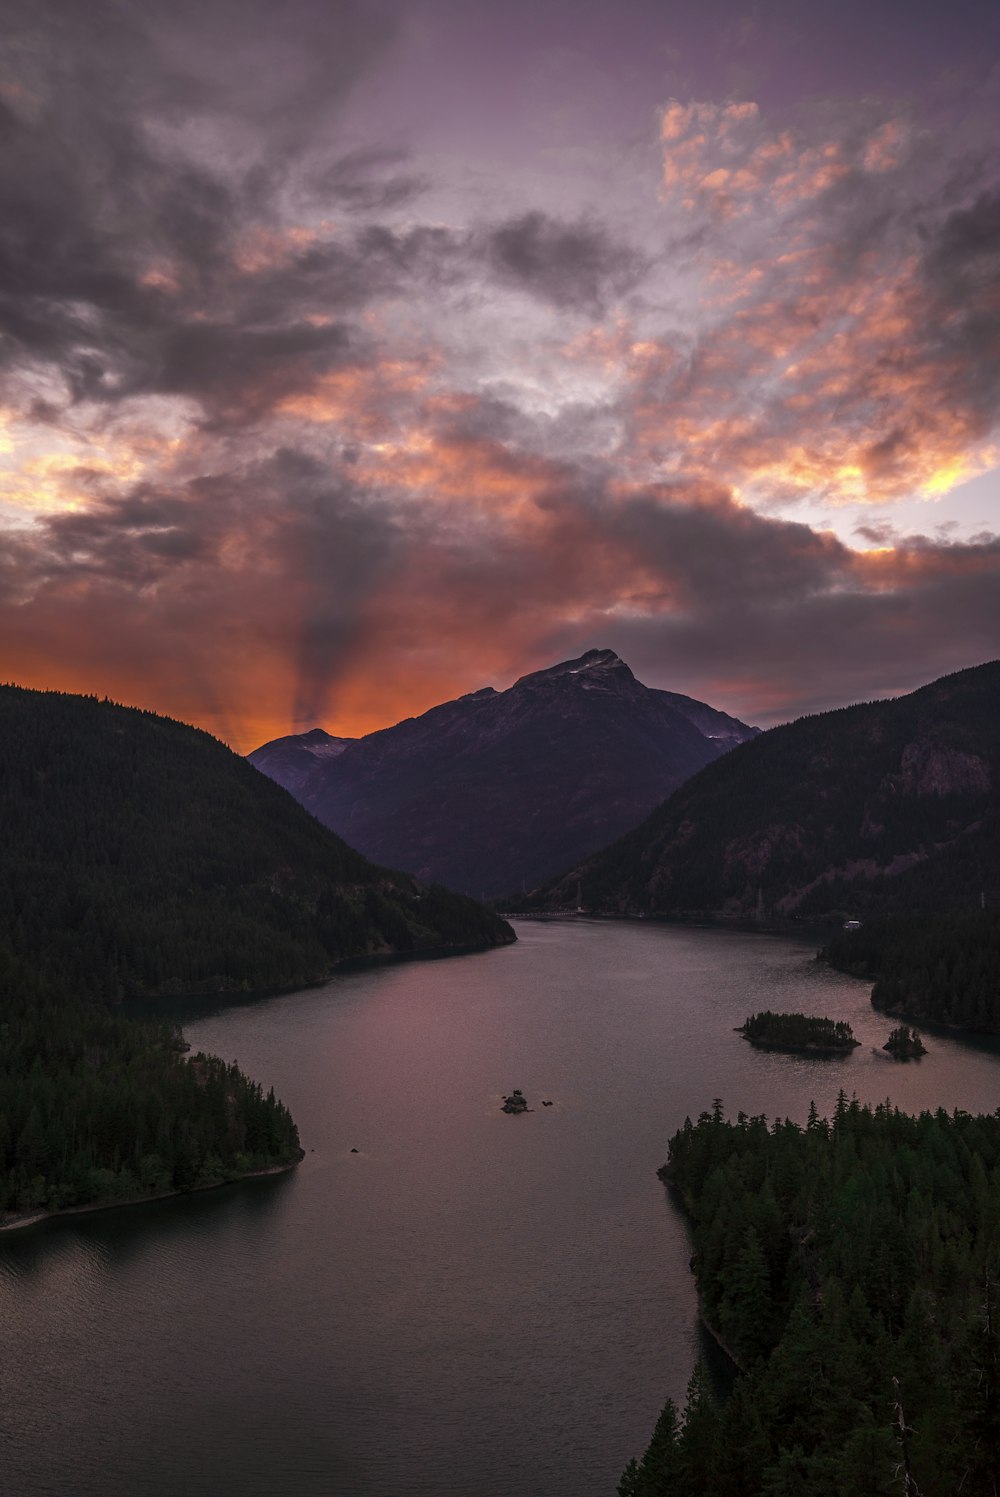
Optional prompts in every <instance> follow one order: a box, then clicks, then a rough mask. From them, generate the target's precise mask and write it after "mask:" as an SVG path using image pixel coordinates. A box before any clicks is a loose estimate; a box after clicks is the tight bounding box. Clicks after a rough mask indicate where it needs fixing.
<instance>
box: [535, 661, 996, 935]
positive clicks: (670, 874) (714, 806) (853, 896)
mask: <svg viewBox="0 0 1000 1497" xmlns="http://www.w3.org/2000/svg"><path fill="white" fill-rule="evenodd" d="M998 787H1000V661H993V662H992V663H990V664H987V665H981V666H975V667H973V668H972V669H970V670H966V671H960V672H958V673H957V674H956V675H953V676H945V677H944V678H942V679H941V680H940V681H935V682H933V683H932V684H931V685H929V686H925V687H923V688H921V690H919V691H915V692H913V693H912V694H911V695H909V696H905V697H899V698H897V699H895V700H893V701H885V702H870V703H866V704H864V705H861V706H857V707H848V708H844V709H842V710H840V711H837V712H825V713H821V714H819V715H817V716H815V717H806V718H801V719H800V720H799V721H798V722H794V723H789V724H787V725H785V726H784V727H780V728H774V729H772V730H771V731H770V732H769V733H765V734H762V735H761V736H760V737H759V738H757V739H755V740H754V741H753V742H752V743H745V744H743V745H742V746H740V747H738V748H736V749H734V750H733V752H732V753H731V754H729V755H727V756H726V757H725V758H724V759H722V760H720V761H719V762H718V763H716V764H712V765H710V766H709V767H708V768H707V769H704V770H702V772H701V773H700V774H698V775H696V776H695V777H694V778H693V779H691V780H689V781H688V783H687V784H686V785H683V786H682V787H681V788H680V789H679V790H678V791H676V792H675V793H674V795H672V796H671V797H670V799H669V800H668V801H666V802H665V804H663V805H662V806H660V807H658V809H657V810H656V811H654V812H653V814H652V815H651V816H649V817H648V818H647V819H646V821H645V822H643V824H642V825H641V826H639V827H637V828H635V830H634V831H632V832H631V833H629V834H628V835H627V836H625V837H623V838H622V839H621V840H620V841H618V842H617V843H615V844H614V845H613V846H611V847H608V848H606V849H605V850H604V851H603V852H601V853H599V854H598V855H597V856H596V857H594V858H591V859H588V860H587V861H586V862H584V863H580V864H579V865H578V866H576V867H574V868H573V869H572V870H571V871H570V872H568V873H566V874H564V875H562V876H561V877H560V878H558V879H556V880H555V881H553V883H552V884H551V885H549V886H547V887H545V888H543V889H540V890H538V891H537V893H536V894H535V895H534V896H533V897H532V898H530V899H529V900H527V901H525V902H524V907H525V908H538V909H546V908H557V907H565V906H567V905H571V906H575V905H577V904H583V905H584V906H586V907H588V908H591V907H592V908H600V909H607V910H616V911H623V912H624V911H633V912H639V911H646V912H657V913H663V914H690V913H694V912H713V913H718V914H722V915H726V916H731V917H747V916H752V915H754V914H755V913H757V914H760V915H767V916H771V915H777V916H779V917H799V916H809V917H818V916H822V915H825V914H833V913H835V912H850V913H854V914H865V913H869V912H874V911H878V910H893V909H899V910H906V909H911V910H912V909H938V908H947V907H960V906H962V905H968V904H971V903H976V902H978V900H979V897H980V893H981V891H986V892H987V894H988V895H992V896H993V897H1000V790H998Z"/></svg>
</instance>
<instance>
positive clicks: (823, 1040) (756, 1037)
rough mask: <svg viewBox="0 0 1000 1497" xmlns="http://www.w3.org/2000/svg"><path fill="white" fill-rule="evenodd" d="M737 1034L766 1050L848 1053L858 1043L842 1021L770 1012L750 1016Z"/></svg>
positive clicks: (768, 1010) (815, 1016) (811, 1015)
mask: <svg viewBox="0 0 1000 1497" xmlns="http://www.w3.org/2000/svg"><path fill="white" fill-rule="evenodd" d="M740 1033H741V1034H744V1035H746V1037H747V1039H748V1040H749V1041H750V1043H751V1044H752V1045H760V1046H761V1047H762V1048H764V1049H768V1050H817V1051H825V1052H831V1053H850V1051H851V1050H853V1049H854V1047H855V1045H857V1044H859V1043H860V1042H859V1041H858V1040H856V1039H855V1038H854V1031H853V1030H852V1029H851V1026H850V1024H847V1023H845V1022H844V1020H843V1019H827V1018H820V1017H818V1016H817V1015H815V1014H775V1013H772V1012H771V1010H770V1009H765V1010H764V1011H763V1012H762V1013H759V1014H751V1015H750V1017H749V1018H748V1019H747V1020H746V1021H745V1022H744V1024H743V1025H742V1027H741V1029H740Z"/></svg>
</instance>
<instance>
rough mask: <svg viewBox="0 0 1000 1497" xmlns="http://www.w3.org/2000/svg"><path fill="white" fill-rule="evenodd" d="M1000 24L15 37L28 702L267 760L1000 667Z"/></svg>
mask: <svg viewBox="0 0 1000 1497" xmlns="http://www.w3.org/2000/svg"><path fill="white" fill-rule="evenodd" d="M997 59H1000V9H998V7H997V6H996V5H995V3H992V0H991V3H989V4H987V3H978V0H976V3H972V0H961V3H958V4H953V5H950V6H948V7H944V6H942V5H940V4H939V3H937V0H935V3H929V0H927V3H918V4H915V3H912V0H911V3H906V4H903V3H896V0H893V3H888V0H874V3H866V4H864V5H860V4H853V5H851V4H838V5H834V4H826V3H811V4H807V3H803V0H771V3H759V4H753V5H737V4H731V3H724V0H720V3H716V4H704V5H701V6H697V7H696V6H692V5H690V4H681V3H674V4H670V3H663V0H659V3H653V0H619V3H615V4H610V3H607V0H577V3H572V4H571V3H563V0H533V3H527V0H515V3H513V4H506V5H504V6H503V7H486V6H478V5H475V4H471V3H469V0H415V3H408V4H406V5H403V4H395V5H393V4H381V5H376V4H366V3H360V0H359V3H347V0H334V3H329V0H324V3H319V0H289V3H284V4H282V5H280V6H279V5H276V4H274V3H271V0H198V3H196V0H171V3H169V4H167V3H160V0H153V3H151V0H142V3H139V0H118V3H107V0H97V3H91V4H88V5H86V6H81V5H79V4H77V3H75V0H60V3H45V0H23V3H22V0H8V3H7V4H6V5H5V7H4V19H3V22H2V23H0V137H2V144H0V202H2V204H3V212H2V214H0V676H2V677H3V678H6V679H11V680H16V681H19V682H21V683H23V684H25V685H34V686H46V687H59V688H63V689H68V690H83V691H93V692H97V693H98V694H105V693H107V694H108V695H111V696H115V697H117V698H119V699H121V700H126V701H130V702H135V703H138V704H141V705H144V706H149V707H152V708H155V709H156V710H159V711H164V712H168V713H171V714H172V715H174V716H177V717H181V718H185V719H187V720H189V721H196V722H199V723H201V724H203V725H205V726H206V727H209V728H211V729H212V730H213V731H215V732H218V733H220V734H221V735H222V736H224V737H226V738H228V739H229V741H230V742H232V743H233V744H234V746H236V747H240V748H244V749H248V748H250V747H253V746H254V745H255V744H256V743H258V742H260V741H262V740H263V739H265V738H267V737H270V736H274V735H275V734H277V733H279V732H284V731H289V730H291V729H294V728H300V727H309V726H312V725H313V724H314V723H316V722H320V723H322V724H323V725H324V726H326V727H327V728H328V729H329V730H330V731H332V732H340V733H357V732H362V731H366V730H368V729H371V728H374V727H378V726H381V725H384V724H386V723H390V722H393V721H396V720H397V719H398V718H399V717H401V716H403V715H406V714H408V713H411V712H416V711H421V710H423V709H424V708H426V707H429V706H431V705H433V703H435V702H436V701H440V700H443V699H444V698H446V697H450V696H454V695H457V694H460V693H462V692H465V691H471V690H474V689H476V688H477V687H479V686H482V685H484V684H488V683H489V684H494V685H497V686H505V685H507V684H509V682H510V681H512V680H513V679H514V678H516V677H517V676H518V675H520V674H523V673H524V672H525V671H527V670H531V669H534V668H537V667H540V666H544V665H546V664H550V663H552V662H553V661H555V660H557V659H560V658H564V657H566V656H568V655H570V654H575V653H579V652H581V651H582V650H584V649H587V648H589V647H592V646H602V647H603V646H608V647H611V648H614V649H616V650H617V651H618V652H619V653H620V654H621V655H622V656H623V658H625V659H626V660H627V661H628V662H629V663H630V664H631V665H632V666H633V668H634V669H635V671H636V673H637V674H638V675H639V676H640V677H641V679H643V680H645V681H647V682H648V683H650V684H652V685H659V686H664V687H668V688H672V689H675V690H681V691H686V692H689V693H691V694H692V695H695V696H699V697H702V698H704V699H705V700H708V701H710V702H712V703H713V704H715V705H717V706H720V707H723V708H725V709H726V710H729V711H732V712H735V713H737V714H738V715H739V716H741V717H743V718H744V719H747V720H750V721H754V722H760V723H769V722H773V721H778V720H781V719H784V718H786V717H789V716H794V715H796V714H798V713H801V712H803V711H810V710H816V709H819V708H823V707H827V706H834V705H840V704H842V703H845V702H848V701H853V700H858V699H863V698H869V697H872V696H876V695H883V694H887V693H892V692H898V691H904V690H908V689H910V688H912V687H914V686H916V685H919V684H921V683H922V682H924V681H926V680H929V679H931V678H932V677H934V676H936V675H940V674H942V673H944V672H946V671H948V670H953V669H958V668H961V667H962V666H964V665H969V664H974V663H977V662H979V661H981V660H984V659H988V658H993V657H995V656H996V655H997V654H998V653H1000V539H998V534H997V533H998V531H1000V522H998V503H997V501H998V496H1000V478H998V471H1000V470H998V465H1000V440H998V436H997V425H998V400H1000V167H998V151H997V144H996V142H997V141H998V140H1000V119H998V115H1000V103H998V100H1000V64H998V61H997Z"/></svg>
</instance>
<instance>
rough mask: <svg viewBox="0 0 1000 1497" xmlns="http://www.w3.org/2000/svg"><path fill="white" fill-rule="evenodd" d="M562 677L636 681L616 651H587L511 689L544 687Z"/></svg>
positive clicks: (531, 673)
mask: <svg viewBox="0 0 1000 1497" xmlns="http://www.w3.org/2000/svg"><path fill="white" fill-rule="evenodd" d="M562 676H585V677H587V678H588V679H600V678H601V677H610V676H616V677H620V678H621V679H622V680H628V681H635V677H634V676H633V674H632V672H631V671H630V670H629V668H628V666H627V665H626V664H625V662H624V660H623V659H622V658H621V656H620V655H616V654H615V652H614V650H587V651H586V653H585V654H583V655H580V656H578V657H577V658H576V659H575V660H562V661H560V662H559V664H558V665H550V666H546V668H545V669H544V670H540V671H530V672H529V673H528V675H526V676H521V677H520V678H519V679H518V680H517V681H515V682H514V685H513V686H512V687H511V690H512V691H516V690H517V689H518V687H521V686H528V685H531V686H544V685H547V684H549V683H550V682H554V681H556V680H557V679H558V678H559V677H562Z"/></svg>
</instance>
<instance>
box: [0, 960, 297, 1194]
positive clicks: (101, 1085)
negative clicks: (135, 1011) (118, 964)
mask: <svg viewBox="0 0 1000 1497" xmlns="http://www.w3.org/2000/svg"><path fill="white" fill-rule="evenodd" d="M299 1152H300V1151H299V1136H298V1131H297V1130H296V1127H295V1124H294V1123H293V1121H292V1119H291V1117H290V1115H289V1113H288V1111H287V1109H286V1108H285V1107H283V1106H282V1104H281V1103H280V1102H278V1101H276V1100H275V1097H274V1094H273V1092H271V1093H269V1094H268V1095H267V1096H264V1094H263V1093H262V1091H261V1088H260V1087H259V1086H258V1085H257V1084H256V1083H255V1082H252V1081H249V1080H248V1079H247V1077H245V1076H244V1075H242V1074H241V1072H240V1071H238V1070H237V1068H236V1067H235V1066H227V1065H225V1064H224V1063H223V1062H222V1061H221V1060H218V1059H216V1058H215V1057H209V1056H203V1055H198V1056H194V1057H191V1058H190V1059H188V1058H185V1057H184V1055H183V1054H182V1050H181V1041H180V1036H179V1034H178V1033H177V1031H176V1030H175V1029H174V1027H173V1026H172V1025H170V1024H156V1023H151V1022H148V1021H139V1020H136V1019H132V1018H126V1017H124V1016H123V1015H122V1014H120V1013H115V1012H113V1011H111V1010H110V1009H108V1008H107V1007H106V1006H105V1005H104V1004H102V1003H100V1002H99V1001H97V1000H92V1001H90V1002H86V1001H80V1000H78V999H76V998H74V997H73V996H71V995H70V994H67V993H65V992H62V991H59V990H58V989H56V988H54V987H53V986H52V985H50V984H46V983H43V982H41V981H40V980H39V979H38V978H37V977H35V976H33V975H32V973H31V972H30V971H28V970H26V969H25V968H24V967H23V965H21V964H20V963H18V962H15V961H13V960H12V959H11V958H10V957H9V956H6V955H5V954H3V953H0V1219H2V1218H3V1216H4V1215H5V1214H6V1213H8V1212H11V1213H21V1214H23V1213H26V1212H36V1211H58V1210H60V1209H64V1208H66V1207H72V1206H79V1205H86V1204H88V1203H91V1202H102V1203H104V1202H107V1203H113V1202H117V1201H128V1200H135V1199H137V1198H140V1197H142V1196H145V1195H161V1194H164V1193H165V1192H169V1191H174V1190H191V1189H194V1188H195V1187H199V1186H206V1185H218V1184H221V1183H222V1182H223V1181H225V1180H231V1179H236V1178H238V1177H239V1176H240V1175H243V1174H246V1173H247V1172H249V1171H253V1170H259V1169H267V1168H270V1167H273V1166H275V1165H284V1164H290V1163H293V1162H294V1161H295V1160H296V1159H297V1158H298V1157H299Z"/></svg>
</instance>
